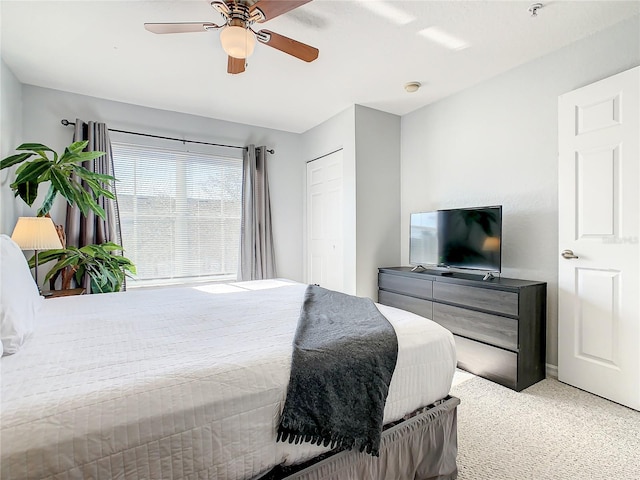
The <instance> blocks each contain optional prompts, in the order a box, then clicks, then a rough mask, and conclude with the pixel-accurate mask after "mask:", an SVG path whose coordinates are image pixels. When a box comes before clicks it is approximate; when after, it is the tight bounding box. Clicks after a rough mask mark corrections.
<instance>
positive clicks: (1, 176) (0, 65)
mask: <svg viewBox="0 0 640 480" xmlns="http://www.w3.org/2000/svg"><path fill="white" fill-rule="evenodd" d="M21 143H22V84H21V83H20V82H19V81H18V79H17V78H16V77H15V76H14V75H13V73H12V72H11V70H9V68H8V67H7V66H6V65H5V63H4V61H1V60H0V158H5V157H7V156H9V155H12V154H13V153H14V152H15V150H14V149H15V148H16V147H17V146H18V145H20V144H21ZM16 168H17V167H12V168H10V169H6V170H2V171H0V207H1V208H0V233H5V234H7V235H11V232H13V227H14V226H15V224H16V220H17V218H18V217H19V216H20V215H22V214H23V208H22V206H21V205H18V203H17V202H16V201H15V200H14V198H13V192H12V191H11V189H10V188H9V185H10V184H11V182H12V181H13V180H14V179H15V169H16ZM22 205H24V203H23V204H22Z"/></svg>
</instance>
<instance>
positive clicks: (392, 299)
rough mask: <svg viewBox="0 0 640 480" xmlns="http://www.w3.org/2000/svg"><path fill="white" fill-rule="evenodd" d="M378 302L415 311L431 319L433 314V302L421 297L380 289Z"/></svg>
mask: <svg viewBox="0 0 640 480" xmlns="http://www.w3.org/2000/svg"><path fill="white" fill-rule="evenodd" d="M378 303H381V304H383V305H389V306H390V307H396V308H401V309H402V310H406V311H408V312H412V313H415V314H416V315H420V316H422V317H426V318H429V319H431V318H432V316H433V311H432V305H433V304H432V302H430V301H429V300H423V299H421V298H415V297H407V296H405V295H398V294H397V293H392V292H387V291H385V290H378Z"/></svg>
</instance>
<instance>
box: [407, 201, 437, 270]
mask: <svg viewBox="0 0 640 480" xmlns="http://www.w3.org/2000/svg"><path fill="white" fill-rule="evenodd" d="M410 235H411V239H410V241H409V246H410V248H409V263H411V265H422V266H423V267H424V266H426V265H437V264H438V263H439V262H438V212H424V213H412V214H411V233H410Z"/></svg>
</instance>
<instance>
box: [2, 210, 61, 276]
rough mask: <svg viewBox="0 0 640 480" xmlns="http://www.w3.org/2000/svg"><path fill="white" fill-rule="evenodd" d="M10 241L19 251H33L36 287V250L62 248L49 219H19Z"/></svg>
mask: <svg viewBox="0 0 640 480" xmlns="http://www.w3.org/2000/svg"><path fill="white" fill-rule="evenodd" d="M11 240H13V241H14V242H16V243H17V244H18V246H19V247H20V249H21V250H33V251H34V254H35V259H36V261H35V264H36V265H35V280H36V285H38V250H53V249H55V248H62V243H61V242H60V237H58V232H56V226H55V225H54V224H53V221H52V220H51V219H50V218H49V217H20V218H18V223H16V226H15V228H14V229H13V233H12V234H11ZM39 288H40V285H38V289H39Z"/></svg>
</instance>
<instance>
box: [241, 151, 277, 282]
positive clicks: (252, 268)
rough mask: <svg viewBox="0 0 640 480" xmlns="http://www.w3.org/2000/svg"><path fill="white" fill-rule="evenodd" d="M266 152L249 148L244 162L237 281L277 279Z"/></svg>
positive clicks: (245, 152) (245, 153)
mask: <svg viewBox="0 0 640 480" xmlns="http://www.w3.org/2000/svg"><path fill="white" fill-rule="evenodd" d="M266 159H267V148H266V147H264V146H263V147H257V148H256V147H255V146H254V145H249V146H248V147H247V149H246V150H245V151H244V153H243V159H242V172H243V173H242V219H241V221H240V222H241V227H240V257H239V261H238V280H261V279H263V278H275V276H276V266H275V255H274V249H273V234H272V230H271V206H270V204H269V182H268V179H267V165H266Z"/></svg>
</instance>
